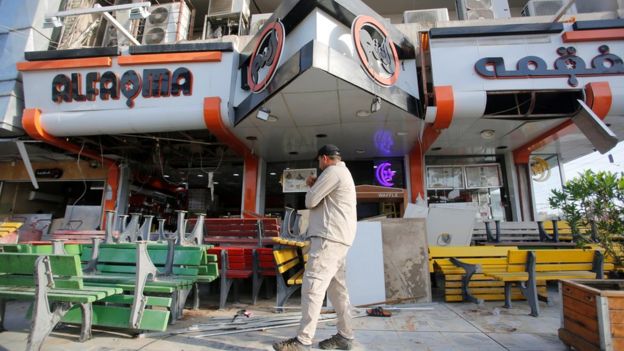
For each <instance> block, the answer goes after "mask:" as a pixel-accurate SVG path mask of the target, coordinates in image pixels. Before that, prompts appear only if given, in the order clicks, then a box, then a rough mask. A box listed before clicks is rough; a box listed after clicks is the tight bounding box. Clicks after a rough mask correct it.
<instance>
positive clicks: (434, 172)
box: [427, 166, 464, 189]
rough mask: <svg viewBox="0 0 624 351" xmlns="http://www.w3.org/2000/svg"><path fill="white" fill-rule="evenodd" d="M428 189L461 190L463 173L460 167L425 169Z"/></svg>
mask: <svg viewBox="0 0 624 351" xmlns="http://www.w3.org/2000/svg"><path fill="white" fill-rule="evenodd" d="M427 188H428V189H463V188H464V172H463V169H462V167H454V166H444V167H440V166H431V167H427Z"/></svg>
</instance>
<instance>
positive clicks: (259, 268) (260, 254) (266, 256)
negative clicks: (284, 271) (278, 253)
mask: <svg viewBox="0 0 624 351" xmlns="http://www.w3.org/2000/svg"><path fill="white" fill-rule="evenodd" d="M253 268H254V275H253V284H252V293H251V301H252V304H254V305H255V304H256V301H257V300H258V294H259V293H260V287H261V286H262V283H263V282H264V278H265V277H275V276H276V275H277V269H276V268H277V266H276V265H275V258H274V257H273V249H272V248H269V247H259V248H257V249H255V250H254V267H253ZM265 287H266V289H267V291H266V295H267V298H268V295H269V291H268V290H269V285H268V284H267V285H265Z"/></svg>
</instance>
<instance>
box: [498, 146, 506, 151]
mask: <svg viewBox="0 0 624 351" xmlns="http://www.w3.org/2000/svg"><path fill="white" fill-rule="evenodd" d="M506 148H507V146H505V145H501V146H497V147H496V149H497V150H505V149H506Z"/></svg>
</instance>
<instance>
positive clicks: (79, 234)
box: [50, 230, 106, 244]
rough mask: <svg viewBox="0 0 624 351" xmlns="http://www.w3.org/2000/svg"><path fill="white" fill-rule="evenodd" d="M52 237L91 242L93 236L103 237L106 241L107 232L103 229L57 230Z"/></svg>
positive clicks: (83, 242)
mask: <svg viewBox="0 0 624 351" xmlns="http://www.w3.org/2000/svg"><path fill="white" fill-rule="evenodd" d="M50 237H51V239H60V240H67V241H72V242H78V243H81V244H91V243H92V241H91V238H93V237H98V238H100V239H102V242H104V240H105V239H106V234H105V233H104V231H103V230H57V231H55V232H54V233H52V235H50Z"/></svg>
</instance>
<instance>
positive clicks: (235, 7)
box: [208, 0, 249, 17]
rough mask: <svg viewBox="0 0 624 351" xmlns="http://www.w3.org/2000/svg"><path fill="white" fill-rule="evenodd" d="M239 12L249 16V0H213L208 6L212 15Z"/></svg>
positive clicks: (209, 14)
mask: <svg viewBox="0 0 624 351" xmlns="http://www.w3.org/2000/svg"><path fill="white" fill-rule="evenodd" d="M237 12H240V13H243V14H244V15H245V16H247V17H249V0H211V1H210V5H209V6H208V16H211V17H212V16H218V15H225V14H229V13H237Z"/></svg>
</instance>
